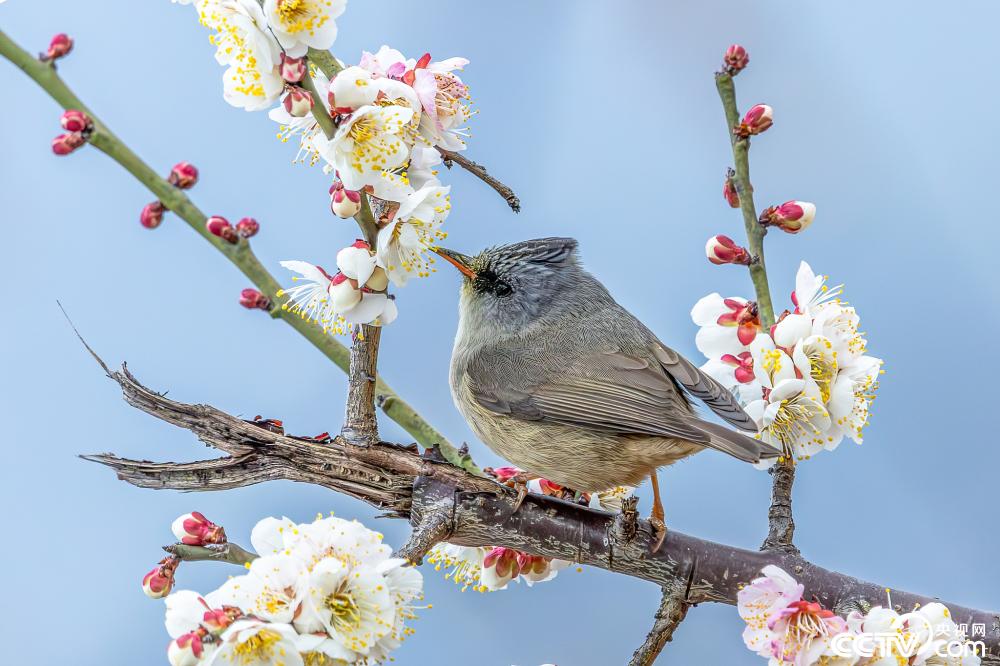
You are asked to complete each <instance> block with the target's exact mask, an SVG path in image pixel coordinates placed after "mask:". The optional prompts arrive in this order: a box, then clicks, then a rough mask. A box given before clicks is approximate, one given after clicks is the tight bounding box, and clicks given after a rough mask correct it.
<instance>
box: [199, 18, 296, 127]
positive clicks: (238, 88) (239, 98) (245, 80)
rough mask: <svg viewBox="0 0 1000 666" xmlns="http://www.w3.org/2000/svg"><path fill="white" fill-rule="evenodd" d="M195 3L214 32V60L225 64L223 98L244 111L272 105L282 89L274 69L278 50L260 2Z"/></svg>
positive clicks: (282, 82) (277, 59) (279, 55)
mask: <svg viewBox="0 0 1000 666" xmlns="http://www.w3.org/2000/svg"><path fill="white" fill-rule="evenodd" d="M196 6H197V8H198V17H199V19H200V20H201V23H202V25H204V26H206V27H207V28H209V29H210V30H212V31H213V32H214V34H213V35H212V37H211V41H212V43H213V44H214V45H215V47H216V51H215V59H216V61H217V62H218V63H219V64H220V65H227V66H228V69H227V70H226V72H225V74H224V75H223V97H224V98H225V99H226V101H227V102H229V103H230V104H232V105H233V106H236V107H239V108H242V109H246V110H247V111H257V110H260V109H265V108H268V107H269V106H271V105H272V104H274V103H275V102H276V101H277V99H278V96H279V95H280V94H281V91H282V89H283V88H284V81H283V80H282V78H281V74H280V73H279V71H278V65H279V63H280V58H281V50H280V48H279V47H278V44H277V42H276V41H275V40H274V37H273V36H272V35H271V34H270V32H268V26H267V20H266V19H265V18H264V13H263V11H262V10H261V7H260V5H259V4H257V2H256V0H200V1H199V2H198V4H197V5H196Z"/></svg>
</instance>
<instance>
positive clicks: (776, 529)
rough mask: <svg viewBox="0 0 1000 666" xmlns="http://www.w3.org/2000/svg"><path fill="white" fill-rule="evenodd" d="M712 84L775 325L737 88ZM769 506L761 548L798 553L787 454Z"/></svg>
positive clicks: (719, 81)
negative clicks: (740, 129) (719, 101)
mask: <svg viewBox="0 0 1000 666" xmlns="http://www.w3.org/2000/svg"><path fill="white" fill-rule="evenodd" d="M715 87H716V88H718V90H719V97H720V98H721V99H722V108H723V110H724V111H725V113H726V131H727V133H728V134H729V141H730V143H731V144H732V147H733V166H734V168H735V171H736V175H735V176H734V177H733V180H734V181H735V183H736V191H737V193H738V194H739V195H740V211H741V212H742V213H743V226H744V227H745V228H746V233H747V245H748V248H747V249H749V250H750V254H751V255H753V257H754V261H753V263H752V264H750V266H749V268H750V279H751V280H752V281H753V288H754V291H755V292H756V294H757V307H758V313H759V316H760V322H761V324H762V325H763V327H764V330H768V329H770V328H771V326H772V325H773V324H774V306H773V305H772V304H771V289H770V287H769V286H768V284H767V266H766V265H765V263H764V234H765V233H766V229H765V228H764V227H763V226H761V224H760V222H758V221H757V210H756V209H755V208H754V203H753V184H752V183H751V182H750V139H749V138H745V137H744V138H740V137H738V136H736V135H735V134H734V133H733V128H735V127H736V126H737V125H738V124H739V122H740V112H739V107H737V106H736V87H735V86H734V85H733V77H732V75H730V74H728V73H726V72H717V73H716V75H715ZM770 472H771V477H772V478H771V506H770V507H769V508H768V512H767V522H768V530H767V538H766V539H764V543H763V544H762V545H761V547H760V548H761V550H765V551H778V552H785V553H792V554H795V555H797V554H798V552H799V549H798V548H796V547H795V544H794V543H793V541H792V539H793V537H794V536H795V521H794V519H793V516H792V484H793V483H794V482H795V461H794V460H793V459H792V458H791V457H790V456H784V457H782V458H779V459H778V462H776V463H775V464H774V466H773V467H771V469H770Z"/></svg>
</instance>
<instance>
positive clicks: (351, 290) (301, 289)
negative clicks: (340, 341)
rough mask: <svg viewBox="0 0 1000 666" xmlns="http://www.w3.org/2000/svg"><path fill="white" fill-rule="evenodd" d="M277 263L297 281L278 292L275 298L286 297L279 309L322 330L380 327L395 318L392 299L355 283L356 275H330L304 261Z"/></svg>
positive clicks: (337, 331)
mask: <svg viewBox="0 0 1000 666" xmlns="http://www.w3.org/2000/svg"><path fill="white" fill-rule="evenodd" d="M281 265H282V266H283V267H285V268H287V269H288V270H290V271H293V272H295V273H298V275H297V276H294V277H293V278H292V280H293V281H295V282H298V283H299V284H297V285H296V286H294V287H291V288H290V289H282V290H280V291H279V292H278V294H277V295H278V296H279V297H282V296H287V297H288V299H287V300H286V301H285V303H283V304H282V306H281V309H282V310H288V311H289V312H292V313H293V314H298V315H299V316H301V317H302V318H303V319H305V320H306V321H308V322H309V323H312V324H316V325H318V326H321V327H322V328H323V331H324V332H325V333H344V332H346V330H347V325H354V324H372V325H374V326H384V325H387V324H391V323H392V322H393V321H395V319H396V316H397V314H398V311H397V309H396V302H395V299H394V298H393V297H392V296H390V295H389V294H386V293H384V292H381V291H373V290H372V289H371V288H370V287H366V286H364V285H359V283H358V280H357V279H356V278H350V277H348V276H347V275H345V274H344V273H343V272H337V273H336V274H335V275H332V276H331V275H330V274H329V273H327V272H326V271H324V270H323V268H322V267H320V266H316V265H313V264H310V263H308V262H305V261H282V262H281ZM374 274H375V271H374V269H373V271H372V273H371V274H369V275H368V278H366V279H368V280H371V279H372V278H373V277H374Z"/></svg>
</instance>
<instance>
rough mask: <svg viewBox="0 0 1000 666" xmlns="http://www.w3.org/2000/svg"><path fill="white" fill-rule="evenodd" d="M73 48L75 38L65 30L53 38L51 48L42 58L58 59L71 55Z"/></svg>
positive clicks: (50, 43)
mask: <svg viewBox="0 0 1000 666" xmlns="http://www.w3.org/2000/svg"><path fill="white" fill-rule="evenodd" d="M72 50H73V38H72V37H70V36H69V35H67V34H66V33H64V32H60V33H59V34H58V35H56V36H54V37H53V38H52V41H50V42H49V49H48V50H47V51H46V52H45V53H44V55H43V56H42V60H58V59H59V58H62V57H65V56H67V55H69V52H70V51H72Z"/></svg>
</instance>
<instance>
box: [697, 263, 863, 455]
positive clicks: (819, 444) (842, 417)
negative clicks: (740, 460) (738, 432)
mask: <svg viewBox="0 0 1000 666" xmlns="http://www.w3.org/2000/svg"><path fill="white" fill-rule="evenodd" d="M842 292H843V288H842V286H840V285H838V286H836V287H833V288H829V287H827V285H826V278H825V277H823V276H817V275H816V274H815V273H814V272H813V270H812V269H811V268H810V267H809V265H808V264H807V263H805V262H802V263H801V265H800V266H799V270H798V273H797V274H796V279H795V290H794V292H793V293H792V305H793V307H794V310H792V311H785V312H784V313H782V314H781V316H780V317H779V318H778V322H777V323H776V324H775V325H774V326H773V327H772V328H771V330H770V332H764V331H762V330H761V329H760V324H759V321H758V320H757V319H756V314H757V313H756V306H755V305H753V304H749V303H747V302H746V301H744V300H743V299H738V298H729V299H723V298H722V297H721V296H719V295H718V294H711V295H709V296H706V297H705V298H703V299H701V300H700V301H698V303H697V304H696V305H695V307H694V309H693V310H692V313H691V314H692V318H693V319H694V321H695V323H696V324H698V325H699V326H700V329H699V331H698V336H697V338H696V343H697V346H698V349H699V350H700V351H701V352H702V353H704V354H705V356H706V358H707V359H708V360H707V362H706V363H705V364H704V365H703V366H702V370H704V371H705V372H706V373H708V374H709V375H711V376H712V377H714V378H715V379H717V380H718V381H719V382H721V383H722V384H723V385H724V386H726V387H727V388H729V389H730V390H731V391H733V393H734V394H735V395H737V396H738V397H739V399H740V401H741V402H742V403H743V405H744V408H745V409H746V411H747V413H748V414H749V415H750V416H751V417H752V418H753V419H754V420H755V421H756V422H757V425H758V428H759V429H760V431H759V434H758V437H759V438H760V439H762V440H763V441H765V442H767V443H769V444H771V445H772V446H774V447H776V448H778V449H780V450H781V451H782V452H783V454H784V455H785V456H787V457H789V458H792V459H794V460H804V459H807V458H810V457H811V456H813V455H815V454H816V453H818V452H819V451H822V450H828V451H832V450H834V449H835V448H837V446H838V445H839V444H840V442H841V441H842V440H843V438H844V437H849V438H851V439H852V440H854V441H855V442H857V443H861V439H862V430H863V428H864V426H865V425H866V424H867V422H868V415H869V408H870V406H871V402H872V400H874V397H875V391H876V389H877V388H878V378H879V375H880V374H881V372H882V370H881V366H882V361H881V359H878V358H875V357H873V356H868V355H866V354H865V350H866V346H867V342H866V340H865V338H864V336H863V335H862V334H861V333H860V332H859V331H858V326H859V322H860V320H859V318H858V315H857V313H856V312H855V310H854V308H853V307H850V306H848V305H847V304H846V303H844V302H843V301H842V300H841V299H840V296H841V294H842Z"/></svg>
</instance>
